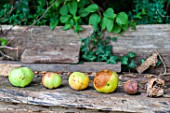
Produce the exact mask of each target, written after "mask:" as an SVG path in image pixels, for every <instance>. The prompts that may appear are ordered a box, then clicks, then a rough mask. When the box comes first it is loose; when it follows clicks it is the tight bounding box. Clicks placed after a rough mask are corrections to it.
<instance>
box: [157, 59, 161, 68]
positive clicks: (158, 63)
mask: <svg viewBox="0 0 170 113" xmlns="http://www.w3.org/2000/svg"><path fill="white" fill-rule="evenodd" d="M161 64H162V62H161V60H160V59H159V60H158V61H157V63H156V66H157V67H158V66H160V65H161Z"/></svg>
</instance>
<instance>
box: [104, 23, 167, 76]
mask: <svg viewBox="0 0 170 113" xmlns="http://www.w3.org/2000/svg"><path fill="white" fill-rule="evenodd" d="M105 36H111V37H117V41H116V42H112V43H111V44H112V45H113V48H112V51H113V53H114V54H117V55H123V54H126V53H128V52H129V51H133V52H135V53H137V56H138V57H137V58H136V59H137V60H138V64H139V60H140V59H141V58H147V57H148V56H149V55H151V54H152V53H154V52H155V49H157V50H158V51H159V53H160V54H161V55H162V57H163V59H164V61H165V63H166V65H167V69H168V72H170V24H163V25H160V24H159V25H155V24H154V25H138V26H137V29H136V30H133V29H129V30H128V31H127V32H125V33H122V34H120V35H115V34H112V33H107V32H106V33H105ZM153 71H154V73H160V72H161V71H162V70H161V68H157V69H156V70H153Z"/></svg>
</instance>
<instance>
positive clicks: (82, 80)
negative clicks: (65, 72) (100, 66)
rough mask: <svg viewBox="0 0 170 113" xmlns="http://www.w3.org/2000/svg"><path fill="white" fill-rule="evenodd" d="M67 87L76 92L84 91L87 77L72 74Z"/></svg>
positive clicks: (87, 83)
mask: <svg viewBox="0 0 170 113" xmlns="http://www.w3.org/2000/svg"><path fill="white" fill-rule="evenodd" d="M68 81H69V85H70V87H71V88H72V89H74V90H76V91H81V90H84V89H86V88H87V87H88V85H89V81H90V80H89V77H88V76H87V75H86V74H84V73H81V72H73V73H72V74H71V75H70V76H69V80H68Z"/></svg>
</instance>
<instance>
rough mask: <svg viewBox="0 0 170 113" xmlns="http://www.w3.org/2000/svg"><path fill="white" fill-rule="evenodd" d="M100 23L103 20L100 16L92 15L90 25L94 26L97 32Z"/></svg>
mask: <svg viewBox="0 0 170 113" xmlns="http://www.w3.org/2000/svg"><path fill="white" fill-rule="evenodd" d="M100 21H101V18H100V16H99V15H98V14H96V13H94V14H92V15H91V16H90V18H89V24H90V25H93V27H94V30H95V31H97V29H98V24H99V22H100Z"/></svg>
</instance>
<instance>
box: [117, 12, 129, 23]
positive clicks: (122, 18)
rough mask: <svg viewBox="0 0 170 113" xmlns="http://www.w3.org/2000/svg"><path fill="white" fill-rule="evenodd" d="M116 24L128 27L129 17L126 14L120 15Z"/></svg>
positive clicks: (121, 13)
mask: <svg viewBox="0 0 170 113" xmlns="http://www.w3.org/2000/svg"><path fill="white" fill-rule="evenodd" d="M116 23H117V24H118V25H119V26H122V25H127V24H128V16H127V14H126V13H125V12H120V13H118V14H117V16H116Z"/></svg>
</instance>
